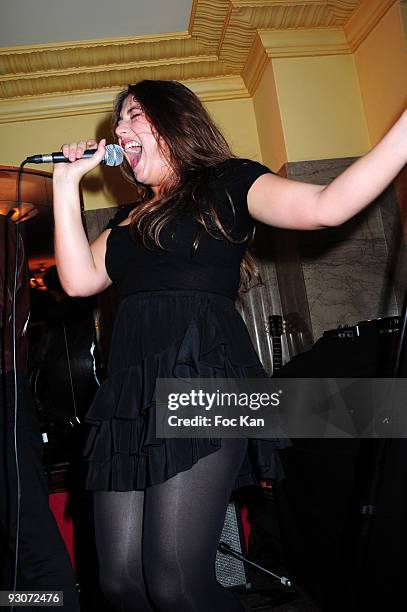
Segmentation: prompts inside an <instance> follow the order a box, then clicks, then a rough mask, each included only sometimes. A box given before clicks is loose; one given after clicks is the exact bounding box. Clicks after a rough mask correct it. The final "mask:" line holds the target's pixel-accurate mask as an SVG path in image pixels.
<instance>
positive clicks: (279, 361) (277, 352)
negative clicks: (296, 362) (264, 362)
mask: <svg viewBox="0 0 407 612" xmlns="http://www.w3.org/2000/svg"><path fill="white" fill-rule="evenodd" d="M271 342H272V346H273V371H274V372H276V371H277V370H279V369H280V368H282V367H283V350H282V343H281V336H278V338H277V337H274V336H273V337H272V339H271Z"/></svg>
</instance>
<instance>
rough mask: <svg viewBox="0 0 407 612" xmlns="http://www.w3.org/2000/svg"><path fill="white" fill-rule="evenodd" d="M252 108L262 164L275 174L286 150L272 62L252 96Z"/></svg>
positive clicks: (285, 154)
mask: <svg viewBox="0 0 407 612" xmlns="http://www.w3.org/2000/svg"><path fill="white" fill-rule="evenodd" d="M253 106H254V111H255V116H256V123H257V131H258V134H259V143H260V149H261V154H262V157H263V163H265V164H266V166H269V167H270V168H271V169H272V170H274V171H275V172H277V171H278V170H279V169H280V168H281V166H283V164H285V163H286V161H287V150H286V144H285V138H284V132H283V126H282V123H281V113H280V106H279V99H278V95H277V89H276V83H275V76H274V71H273V64H272V62H270V63H269V64H268V66H267V68H266V70H265V71H264V73H263V76H262V79H261V81H260V83H259V86H258V88H257V90H256V92H255V94H254V96H253Z"/></svg>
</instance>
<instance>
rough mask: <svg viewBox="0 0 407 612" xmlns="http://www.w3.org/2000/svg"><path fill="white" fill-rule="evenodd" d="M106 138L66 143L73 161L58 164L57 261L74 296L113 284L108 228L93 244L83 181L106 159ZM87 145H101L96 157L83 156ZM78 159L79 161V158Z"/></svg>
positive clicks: (64, 284)
mask: <svg viewBox="0 0 407 612" xmlns="http://www.w3.org/2000/svg"><path fill="white" fill-rule="evenodd" d="M104 145H105V141H104V140H102V141H101V142H100V143H99V146H97V145H96V142H95V141H87V143H85V142H80V143H72V144H71V145H64V146H63V148H62V151H63V153H64V155H65V156H66V157H68V158H69V159H70V162H71V163H60V164H56V165H55V166H54V174H53V189H54V220H55V235H54V242H55V260H56V265H57V269H58V275H59V278H60V280H61V284H62V287H63V288H64V290H65V291H66V293H67V294H68V295H70V296H76V297H86V296H89V295H94V294H95V293H99V292H100V291H103V289H106V288H107V287H108V286H109V285H111V283H112V281H111V279H110V278H109V276H108V274H107V271H106V267H105V252H106V240H107V236H108V235H109V233H110V230H105V231H104V232H102V234H101V235H100V236H99V237H98V238H97V239H96V240H95V241H94V242H93V243H92V245H89V243H88V239H87V237H86V234H85V230H84V228H83V224H82V217H81V210H80V200H79V183H80V180H81V178H82V177H83V176H84V175H85V174H86V173H87V172H89V171H90V170H92V169H93V168H95V167H96V166H97V165H98V164H99V163H100V162H101V161H102V159H103V156H104V152H105V146H104ZM86 148H88V149H89V148H95V149H96V148H97V150H95V154H94V156H93V157H91V158H88V159H81V157H82V155H83V151H84V150H85V149H86ZM75 160H76V161H75Z"/></svg>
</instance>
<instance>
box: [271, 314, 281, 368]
mask: <svg viewBox="0 0 407 612" xmlns="http://www.w3.org/2000/svg"><path fill="white" fill-rule="evenodd" d="M284 328H285V323H284V320H283V317H282V316H281V315H271V316H270V317H269V334H270V336H271V342H272V347H273V355H272V357H273V374H274V372H277V370H279V369H280V368H281V367H282V366H283V351H282V344H281V336H282V335H283V333H284V331H285V329H284Z"/></svg>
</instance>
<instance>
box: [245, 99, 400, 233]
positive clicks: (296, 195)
mask: <svg viewBox="0 0 407 612" xmlns="http://www.w3.org/2000/svg"><path fill="white" fill-rule="evenodd" d="M406 163H407V111H404V113H403V114H402V115H401V117H400V118H399V119H398V121H397V122H396V123H395V124H394V125H393V127H392V128H391V129H390V130H389V132H387V134H386V135H385V136H384V138H383V139H382V140H381V141H380V142H379V143H378V144H377V145H376V146H375V147H374V148H373V149H372V150H371V151H370V152H369V153H367V154H366V155H364V156H363V157H361V158H360V159H358V160H357V161H356V162H355V163H353V164H352V165H351V166H349V168H347V169H346V170H345V171H344V172H342V173H341V174H340V175H339V176H338V177H337V178H335V179H334V180H333V181H332V182H331V183H330V184H329V185H326V186H324V185H313V184H308V183H301V182H299V181H292V180H289V179H286V178H282V177H279V176H276V175H273V174H263V175H262V176H260V177H259V178H258V179H257V180H256V181H255V182H254V183H253V185H252V186H251V188H250V190H249V193H248V196H247V204H248V208H249V212H250V214H251V215H252V217H253V218H254V219H257V220H258V221H261V222H263V223H266V224H267V225H274V226H275V227H281V228H286V229H299V230H314V229H322V228H324V227H332V226H335V225H341V224H342V223H344V222H345V221H347V220H348V219H350V218H351V217H353V216H354V215H356V214H357V213H358V212H360V211H361V210H362V209H363V208H365V207H366V206H368V204H370V203H371V202H373V200H375V199H376V198H377V197H378V196H379V195H380V194H381V193H382V192H383V191H384V190H385V189H386V187H387V186H388V185H389V184H390V183H391V181H392V180H393V179H394V178H395V177H396V176H397V174H398V173H399V172H400V170H402V168H403V167H404V166H405V164H406Z"/></svg>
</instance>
